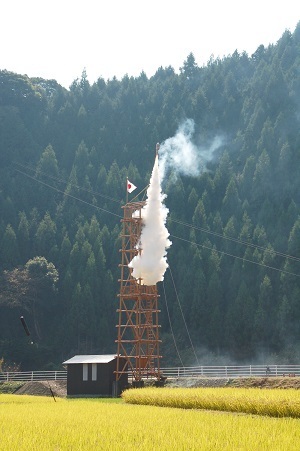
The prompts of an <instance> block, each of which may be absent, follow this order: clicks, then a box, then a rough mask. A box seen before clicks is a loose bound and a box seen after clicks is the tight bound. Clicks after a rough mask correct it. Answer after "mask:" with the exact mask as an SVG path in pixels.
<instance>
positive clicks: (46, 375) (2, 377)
mask: <svg viewBox="0 0 300 451" xmlns="http://www.w3.org/2000/svg"><path fill="white" fill-rule="evenodd" d="M161 370H162V372H163V375H164V376H166V377H167V378H168V379H172V378H182V377H226V378H233V377H255V376H260V377H262V376H299V377H300V365H268V366H267V365H244V366H194V367H191V366H190V367H174V368H162V369H161ZM129 377H130V375H129ZM43 380H67V371H26V372H4V373H0V382H10V381H43Z"/></svg>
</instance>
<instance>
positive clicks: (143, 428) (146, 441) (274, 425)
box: [0, 395, 300, 451]
mask: <svg viewBox="0 0 300 451" xmlns="http://www.w3.org/2000/svg"><path fill="white" fill-rule="evenodd" d="M299 443H300V420H299V419H293V418H270V417H266V416H253V415H244V414H242V415H239V414H233V413H221V412H210V411H202V410H188V409H179V408H175V409H174V408H170V407H166V408H162V407H156V406H144V405H131V404H126V403H124V402H122V401H120V400H115V401H114V402H107V401H105V400H101V399H72V400H71V399H57V402H56V403H55V402H54V401H53V399H52V398H48V397H47V398H46V397H35V396H26V395H23V396H16V395H0V450H1V451H8V450H9V451H15V450H16V451H19V450H20V451H22V450H27V451H34V450H40V451H43V450H53V451H54V450H55V451H58V450H71V451H73V450H148V451H149V450H151V451H152V450H154V451H156V450H161V451H164V450H180V451H181V450H214V451H218V450H222V451H229V450H230V451H235V450H249V451H250V450H251V451H252V450H259V451H265V450H272V451H274V450H276V451H288V450H295V451H296V450H297V451H298V450H299Z"/></svg>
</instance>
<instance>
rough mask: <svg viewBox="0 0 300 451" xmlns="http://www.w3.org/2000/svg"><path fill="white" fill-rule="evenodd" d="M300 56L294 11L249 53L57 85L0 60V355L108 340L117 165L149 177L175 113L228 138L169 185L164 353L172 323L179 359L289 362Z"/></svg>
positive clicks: (296, 284)
mask: <svg viewBox="0 0 300 451" xmlns="http://www.w3.org/2000/svg"><path fill="white" fill-rule="evenodd" d="M299 58H300V28H299V25H298V26H297V27H296V29H295V31H294V32H293V33H291V32H289V31H285V32H284V33H283V35H282V37H281V38H280V39H279V41H278V42H277V43H276V45H270V46H268V47H264V46H262V45H261V46H259V47H258V49H257V50H256V51H255V52H254V53H253V55H247V54H246V53H241V54H240V53H238V52H237V51H236V52H234V53H233V54H232V55H228V56H227V57H224V58H222V59H211V60H210V61H208V63H207V64H206V65H205V66H203V67H199V66H198V65H197V63H196V61H195V58H194V56H193V54H190V55H188V56H187V59H186V61H184V63H183V66H182V68H181V70H180V73H179V74H177V73H175V71H174V69H173V68H172V67H166V68H162V67H161V68H159V69H158V70H157V72H156V74H155V75H154V76H153V77H151V78H148V77H147V76H146V75H145V74H144V73H141V74H140V76H139V77H136V78H134V77H128V76H125V77H123V78H122V79H121V80H117V79H116V78H113V79H111V80H104V79H102V78H99V79H98V80H97V81H96V82H95V83H93V84H90V83H89V81H88V77H87V74H86V73H85V71H83V73H82V76H81V79H77V80H75V81H74V82H73V83H72V85H71V86H70V88H69V89H68V90H67V89H64V88H63V87H61V86H60V85H59V84H58V83H57V82H56V81H55V80H43V79H41V78H28V77H27V76H24V75H19V74H15V73H12V72H9V71H7V70H2V71H0V205H1V218H0V271H1V289H0V357H3V359H4V362H7V364H11V362H16V364H18V365H20V367H21V368H24V369H42V368H44V369H47V368H52V367H53V368H56V367H59V365H60V363H61V362H62V361H63V360H65V359H66V358H67V357H69V356H71V355H74V354H80V353H81V354H84V353H105V352H109V353H110V352H115V342H114V340H115V339H116V337H115V325H116V321H117V316H116V308H117V293H118V289H119V285H118V279H119V276H120V274H119V267H118V264H119V260H120V257H119V248H120V245H121V244H120V230H121V224H120V219H121V217H122V209H121V206H122V205H124V202H125V186H126V178H127V177H128V178H129V179H130V180H132V181H133V182H134V184H135V185H136V186H139V187H145V186H147V184H148V183H149V176H150V173H151V169H152V165H153V159H154V149H155V144H156V142H158V141H163V140H165V139H167V138H168V137H170V136H173V135H174V134H175V132H176V130H177V128H178V126H179V125H180V124H181V122H182V121H183V120H184V119H185V118H191V119H193V120H194V122H195V137H197V142H198V143H199V144H201V146H202V147H203V146H204V147H205V145H207V143H209V142H210V141H211V139H212V138H213V137H214V136H217V135H219V136H222V137H223V140H222V144H221V145H220V147H219V149H218V153H217V154H216V155H215V158H214V159H213V160H212V161H211V162H210V163H209V164H208V166H207V170H206V171H203V172H200V173H199V174H198V175H197V176H194V177H191V176H187V175H185V176H183V175H181V176H180V175H178V176H177V177H176V178H175V177H172V174H170V175H169V177H168V179H167V182H166V184H165V185H164V191H165V192H166V194H167V198H166V205H167V207H168V208H169V211H170V213H169V217H168V224H167V226H168V229H169V231H170V234H171V240H172V242H173V244H172V247H171V248H170V250H169V252H168V262H169V265H170V270H169V271H168V272H167V273H166V276H165V281H164V285H163V284H159V291H160V295H161V296H160V307H161V310H162V311H161V325H162V328H161V332H162V339H163V344H162V349H163V355H164V363H165V364H174V365H175V364H178V363H179V361H180V360H179V357H178V356H177V354H176V349H175V346H174V344H173V338H172V331H173V332H174V335H175V338H176V340H177V342H178V347H179V349H180V353H181V356H182V360H183V361H184V363H185V364H191V363H194V362H195V355H193V352H192V348H194V349H195V350H196V354H197V356H198V359H200V361H202V362H205V363H210V362H212V361H217V360H218V358H219V359H221V356H223V355H226V356H227V357H228V359H232V361H237V362H249V361H250V362H251V361H253V362H254V361H259V359H261V361H263V360H266V359H267V358H268V359H272V362H274V361H278V362H289V363H294V362H295V361H297V362H298V360H297V359H299V349H300V348H299V345H300V302H299V291H300V263H299V261H300V260H299V259H300V216H299V214H300V200H299V180H300V177H299V176H300V174H299V171H300V169H299V168H300V164H299V159H300V135H299V117H300V116H299V106H300V105H299V98H300V96H299V94H300V81H299V76H298V71H299ZM170 271H171V273H170ZM171 275H172V277H171ZM173 282H175V285H176V286H174V283H173ZM165 298H166V299H165ZM166 302H167V303H166ZM182 314H183V315H182ZM20 315H24V317H26V319H27V321H28V324H29V328H30V330H31V337H30V339H28V338H27V337H26V336H24V331H22V329H21V326H20V324H19V316H20ZM169 316H170V318H171V326H170V322H169ZM186 326H187V327H186ZM186 329H187V330H186ZM190 339H191V340H190ZM191 341H192V344H193V346H192V345H191ZM31 343H32V344H31ZM207 356H209V358H210V362H209V361H207V358H208V357H207ZM205 359H206V360H205ZM2 366H3V364H2Z"/></svg>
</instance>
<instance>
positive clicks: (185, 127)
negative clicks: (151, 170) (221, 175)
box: [159, 119, 222, 181]
mask: <svg viewBox="0 0 300 451" xmlns="http://www.w3.org/2000/svg"><path fill="white" fill-rule="evenodd" d="M194 133H195V122H194V121H193V120H192V119H186V120H185V121H184V122H183V123H182V124H181V125H180V126H179V128H178V130H177V132H176V134H175V136H173V137H171V138H168V139H167V140H166V141H164V142H163V143H162V144H161V146H160V149H159V171H160V177H161V181H162V180H164V178H165V176H166V174H167V173H168V172H169V171H170V170H172V173H173V175H175V176H176V175H178V174H182V175H189V176H192V177H196V176H198V175H199V174H200V173H201V172H203V171H205V170H206V165H207V163H208V162H209V161H211V160H212V159H213V154H214V151H215V150H216V149H217V148H218V147H220V145H221V144H222V140H221V138H220V137H216V138H214V139H213V141H212V142H211V143H210V144H209V146H207V147H205V148H204V147H202V146H197V145H196V144H195V143H194V142H193V136H194Z"/></svg>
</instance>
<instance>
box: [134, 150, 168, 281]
mask: <svg viewBox="0 0 300 451" xmlns="http://www.w3.org/2000/svg"><path fill="white" fill-rule="evenodd" d="M165 197H166V196H165V195H164V194H162V191H161V186H160V174H159V167H158V157H157V156H156V158H155V162H154V167H153V171H152V175H151V179H150V185H149V188H148V190H147V200H146V205H145V206H144V207H143V209H142V221H143V228H142V233H141V237H140V253H139V254H138V255H136V256H135V257H134V258H133V259H132V261H131V262H130V263H129V265H128V266H129V267H130V268H133V271H132V276H133V277H135V278H136V279H142V284H143V285H155V284H156V283H157V282H161V281H162V280H164V274H165V271H166V269H167V267H168V263H167V259H166V253H167V249H168V248H169V247H170V246H171V241H170V240H169V239H168V237H169V232H168V230H167V228H166V225H165V224H166V220H167V214H168V211H169V210H168V209H167V208H166V206H165V205H164V203H163V201H164V199H165Z"/></svg>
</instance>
